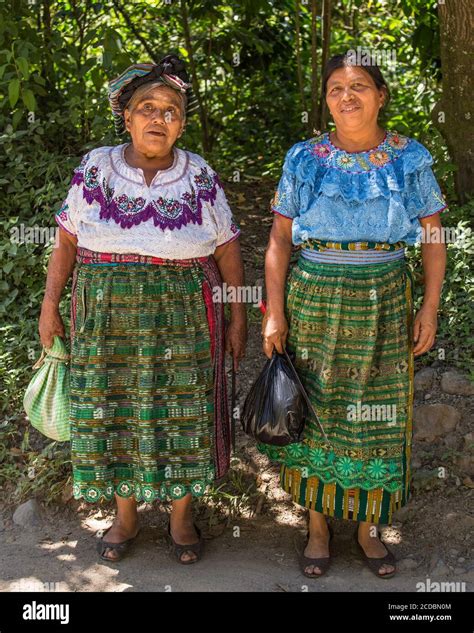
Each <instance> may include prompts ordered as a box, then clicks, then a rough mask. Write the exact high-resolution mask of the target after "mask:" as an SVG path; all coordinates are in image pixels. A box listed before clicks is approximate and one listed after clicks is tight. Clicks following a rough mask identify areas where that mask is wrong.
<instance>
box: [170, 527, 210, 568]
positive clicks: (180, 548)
mask: <svg viewBox="0 0 474 633" xmlns="http://www.w3.org/2000/svg"><path fill="white" fill-rule="evenodd" d="M194 529H195V530H196V532H197V534H198V536H199V541H198V542H197V543H190V544H188V545H182V544H181V543H177V542H176V541H175V540H174V538H173V537H172V536H171V522H169V521H168V535H169V537H170V539H171V543H172V545H173V554H174V555H175V556H176V559H177V560H178V563H181V565H192V564H193V563H197V562H198V560H200V559H201V556H202V551H203V549H204V539H203V538H202V536H201V530H200V529H199V528H198V526H197V525H196V524H195V523H194ZM186 552H192V553H193V554H195V555H196V558H193V559H191V560H182V558H181V557H182V555H183V554H184V553H186Z"/></svg>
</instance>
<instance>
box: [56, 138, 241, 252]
mask: <svg viewBox="0 0 474 633" xmlns="http://www.w3.org/2000/svg"><path fill="white" fill-rule="evenodd" d="M126 146H127V143H124V144H122V145H117V146H114V147H99V148H96V149H93V150H91V151H90V152H89V153H88V154H86V155H85V156H84V157H83V159H82V161H81V164H80V165H79V167H77V168H76V169H75V170H74V177H73V179H72V182H71V187H70V189H69V192H68V194H67V197H66V199H65V201H64V203H63V205H62V207H61V209H60V210H59V211H58V212H57V213H56V215H55V219H56V222H57V223H58V224H59V225H60V226H61V227H62V228H63V229H65V230H66V231H68V232H69V233H71V234H72V235H74V236H76V238H77V245H78V247H83V248H86V249H89V250H91V251H98V252H101V253H137V254H139V255H150V256H153V257H161V258H164V259H189V258H195V257H206V256H208V255H211V254H212V253H214V251H215V249H216V248H217V247H218V246H222V245H223V244H225V243H226V242H230V241H231V240H233V239H236V238H237V237H238V236H239V234H240V229H239V227H238V226H237V224H236V222H235V220H234V218H233V216H232V212H231V210H230V208H229V205H228V203H227V199H226V196H225V193H224V190H223V188H222V184H221V182H220V180H219V177H218V176H217V174H216V172H215V171H214V170H213V169H212V168H211V167H210V166H209V165H208V163H207V162H206V161H205V160H204V159H203V158H201V156H199V155H198V154H194V153H192V152H189V151H186V150H182V149H179V148H174V150H173V151H174V162H173V165H172V166H171V167H170V168H169V169H164V170H159V171H158V172H157V173H156V175H155V177H154V178H153V180H152V182H151V183H150V186H148V185H147V184H146V181H145V177H144V174H143V171H142V169H140V168H138V167H131V166H130V165H129V164H128V163H127V162H126V160H125V157H124V151H125V148H126Z"/></svg>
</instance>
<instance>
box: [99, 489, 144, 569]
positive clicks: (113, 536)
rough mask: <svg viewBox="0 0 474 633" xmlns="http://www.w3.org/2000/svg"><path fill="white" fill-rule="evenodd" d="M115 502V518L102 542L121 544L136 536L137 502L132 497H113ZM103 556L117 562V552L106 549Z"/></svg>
mask: <svg viewBox="0 0 474 633" xmlns="http://www.w3.org/2000/svg"><path fill="white" fill-rule="evenodd" d="M115 499H116V502H117V516H116V517H115V520H114V522H113V523H112V527H111V528H110V529H109V530H108V531H107V533H106V535H104V540H105V541H108V542H109V543H123V542H124V541H127V540H128V539H130V538H134V537H135V536H136V535H137V534H138V529H139V527H138V513H137V502H136V501H135V499H134V498H133V497H132V498H130V499H124V498H123V497H119V495H115ZM103 556H104V557H105V558H108V559H109V560H117V558H119V554H118V552H116V551H115V550H113V549H111V548H110V547H107V548H105V549H104V553H103Z"/></svg>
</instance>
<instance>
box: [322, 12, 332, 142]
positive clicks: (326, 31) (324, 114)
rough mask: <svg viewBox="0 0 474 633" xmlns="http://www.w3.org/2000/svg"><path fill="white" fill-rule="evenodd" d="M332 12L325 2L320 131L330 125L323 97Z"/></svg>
mask: <svg viewBox="0 0 474 633" xmlns="http://www.w3.org/2000/svg"><path fill="white" fill-rule="evenodd" d="M331 11H332V1H331V0H323V33H322V40H323V41H322V55H321V99H320V102H319V121H320V129H321V131H322V130H325V129H326V127H327V124H328V114H329V113H328V108H327V105H326V99H325V98H324V97H323V72H324V67H325V66H326V63H327V61H328V59H329V46H330V44H331Z"/></svg>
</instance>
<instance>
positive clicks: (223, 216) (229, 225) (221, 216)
mask: <svg viewBox="0 0 474 633" xmlns="http://www.w3.org/2000/svg"><path fill="white" fill-rule="evenodd" d="M213 177H214V183H215V184H214V186H215V187H216V197H215V200H214V203H213V205H212V209H213V215H214V220H215V223H216V226H217V241H216V247H217V246H222V245H223V244H227V242H232V240H235V239H237V238H238V237H239V235H240V228H239V226H238V224H237V222H236V221H235V218H234V216H233V214H232V211H231V208H230V206H229V203H228V202H227V197H226V195H225V192H224V189H223V187H222V183H221V181H220V180H219V177H218V176H217V174H216V173H215V172H213Z"/></svg>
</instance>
